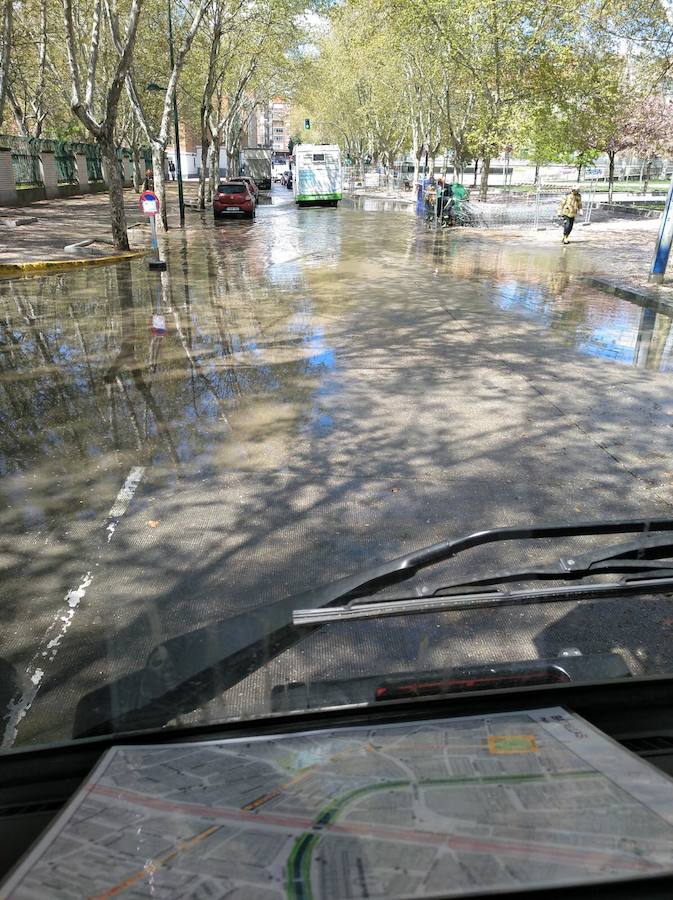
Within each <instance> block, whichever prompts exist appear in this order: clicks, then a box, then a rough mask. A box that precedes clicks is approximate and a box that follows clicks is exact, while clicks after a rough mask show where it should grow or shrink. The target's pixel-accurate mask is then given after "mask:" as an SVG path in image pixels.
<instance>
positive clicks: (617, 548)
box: [293, 519, 673, 625]
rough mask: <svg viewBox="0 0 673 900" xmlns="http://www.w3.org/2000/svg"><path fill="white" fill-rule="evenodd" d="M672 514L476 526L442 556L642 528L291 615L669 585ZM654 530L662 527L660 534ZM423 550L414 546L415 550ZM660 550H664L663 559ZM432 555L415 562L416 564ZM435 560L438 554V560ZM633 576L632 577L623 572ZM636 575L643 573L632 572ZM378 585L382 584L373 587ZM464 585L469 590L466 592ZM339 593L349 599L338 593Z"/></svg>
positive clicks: (353, 613) (327, 617) (345, 615)
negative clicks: (539, 560) (403, 593)
mask: <svg viewBox="0 0 673 900" xmlns="http://www.w3.org/2000/svg"><path fill="white" fill-rule="evenodd" d="M672 526H673V520H670V519H657V520H651V521H649V522H647V521H640V522H637V521H627V522H598V523H594V524H593V525H592V524H589V523H587V524H582V525H577V526H567V527H566V526H559V527H555V526H543V527H540V528H533V529H528V530H527V531H526V533H525V534H524V529H519V528H502V529H494V530H492V531H487V532H477V533H475V534H473V535H468V537H466V538H461V539H459V540H457V541H454V542H447V544H445V545H444V547H445V548H446V551H448V550H449V545H450V548H451V552H447V555H446V556H443V558H449V557H452V556H457V555H458V553H461V552H463V551H464V550H466V549H470V548H472V547H475V546H479V545H480V544H486V543H491V542H493V541H495V540H498V541H505V540H521V539H528V540H529V539H542V538H550V537H575V536H587V535H604V534H624V533H628V532H634V531H640V532H641V533H640V535H639V536H638V537H637V538H636V539H634V540H632V541H626V542H622V543H619V544H613V545H611V546H609V547H603V548H596V549H593V550H590V551H588V552H587V553H583V554H579V555H576V556H572V557H570V556H569V557H561V558H559V560H558V561H557V562H556V563H553V564H551V565H546V566H527V567H525V568H521V569H515V570H509V571H501V572H495V573H489V574H488V575H485V576H481V577H479V578H471V579H463V580H461V581H456V582H452V583H451V584H449V585H445V586H443V587H441V588H438V589H437V590H435V591H434V592H432V593H430V594H425V595H422V596H416V597H399V598H395V599H390V598H383V599H379V600H377V599H376V598H374V599H372V597H371V594H369V596H367V598H366V599H364V600H360V599H358V596H361V595H362V590H358V591H357V592H355V593H354V594H352V595H351V599H350V601H349V603H348V604H347V605H346V606H345V607H334V604H331V606H332V608H331V609H329V610H328V611H325V612H324V613H320V612H317V611H315V610H313V609H300V610H295V612H294V616H293V621H294V622H295V624H297V625H316V624H326V623H327V622H332V621H336V620H344V619H356V618H374V617H376V616H377V615H403V614H405V613H408V612H412V613H420V612H436V611H440V610H445V611H448V610H454V611H459V610H466V609H473V608H475V607H476V606H495V605H516V604H521V603H537V602H549V601H561V600H572V599H580V598H585V597H588V596H597V595H603V596H608V595H610V594H615V593H620V594H624V593H625V592H628V593H634V592H635V593H640V592H642V591H644V590H647V589H650V590H654V589H655V587H656V588H657V589H659V590H664V589H667V590H670V587H671V586H672V585H673V580H671V579H673V558H670V557H672V555H673V535H671V534H670V533H669V532H670V531H671V528H672ZM656 532H664V533H663V534H661V533H660V534H657V533H656ZM440 547H442V545H439V544H436V545H433V546H432V547H428V548H426V550H425V553H426V554H427V555H428V556H432V555H434V554H435V553H436V552H437V550H438V548H440ZM423 552H424V551H418V552H417V553H418V554H421V553H423ZM660 557H668V558H666V559H665V560H664V561H661V559H660ZM434 561H435V560H431V561H430V562H424V563H421V564H417V565H416V567H415V569H414V572H415V571H418V570H419V569H421V568H425V567H426V566H427V565H432V564H433V562H434ZM438 561H439V560H438ZM620 573H621V574H625V575H626V576H627V577H626V578H624V579H622V580H621V581H618V582H616V583H612V584H602V583H598V584H592V585H590V586H586V585H585V586H581V587H579V588H557V589H547V590H540V589H537V590H531V589H528V590H520V591H503V590H498V591H480V592H479V593H474V589H475V588H476V589H480V588H487V587H488V586H490V585H504V584H510V583H513V582H524V581H528V580H553V581H573V580H579V579H583V578H586V577H587V576H588V575H594V574H595V575H606V574H620ZM628 576H631V577H628ZM636 576H640V577H636ZM377 589H380V588H377ZM466 589H467V590H468V592H466ZM342 599H347V598H346V597H342Z"/></svg>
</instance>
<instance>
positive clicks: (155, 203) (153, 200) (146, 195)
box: [138, 191, 159, 217]
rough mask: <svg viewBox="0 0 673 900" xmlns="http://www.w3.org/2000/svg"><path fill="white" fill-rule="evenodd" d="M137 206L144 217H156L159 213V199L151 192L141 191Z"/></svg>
mask: <svg viewBox="0 0 673 900" xmlns="http://www.w3.org/2000/svg"><path fill="white" fill-rule="evenodd" d="M138 206H139V207H140V209H141V211H142V212H144V213H145V215H146V216H152V217H153V216H156V215H157V214H158V212H159V198H158V197H157V195H156V194H155V193H154V192H153V191H143V192H142V194H141V195H140V199H139V201H138Z"/></svg>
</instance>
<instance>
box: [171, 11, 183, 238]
mask: <svg viewBox="0 0 673 900" xmlns="http://www.w3.org/2000/svg"><path fill="white" fill-rule="evenodd" d="M167 2H168V53H169V62H170V66H171V72H172V71H173V66H174V65H175V63H174V61H173V17H172V15H171V0H167ZM173 126H174V128H175V169H176V172H177V176H178V204H179V206H180V227H181V228H184V225H185V194H184V191H183V189H182V160H181V159H180V127H179V125H178V86H177V84H176V86H175V90H174V91H173Z"/></svg>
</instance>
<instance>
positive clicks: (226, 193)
mask: <svg viewBox="0 0 673 900" xmlns="http://www.w3.org/2000/svg"><path fill="white" fill-rule="evenodd" d="M256 205H257V201H256V200H255V196H254V194H253V193H252V191H251V190H250V188H249V187H248V185H247V184H246V182H245V181H242V180H240V179H239V180H238V181H226V182H223V183H222V184H218V186H217V191H216V192H215V196H214V197H213V215H214V216H215V218H216V219H219V218H221V217H222V216H245V217H247V218H248V219H254V217H255V207H256Z"/></svg>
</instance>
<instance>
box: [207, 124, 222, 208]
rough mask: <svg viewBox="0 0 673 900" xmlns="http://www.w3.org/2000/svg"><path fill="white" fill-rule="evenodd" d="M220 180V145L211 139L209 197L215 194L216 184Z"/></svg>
mask: <svg viewBox="0 0 673 900" xmlns="http://www.w3.org/2000/svg"><path fill="white" fill-rule="evenodd" d="M219 180H220V144H219V142H218V141H217V140H216V139H215V138H213V141H212V143H211V145H210V180H209V187H210V196H211V197H212V195H213V194H214V193H215V189H216V188H217V183H218V181H219Z"/></svg>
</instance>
